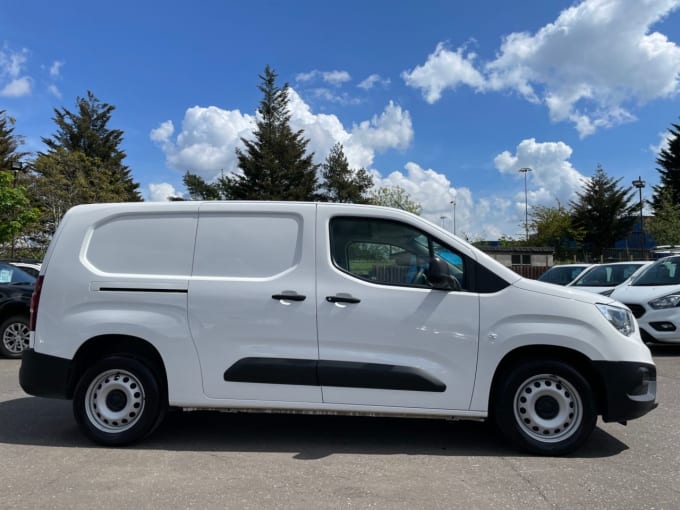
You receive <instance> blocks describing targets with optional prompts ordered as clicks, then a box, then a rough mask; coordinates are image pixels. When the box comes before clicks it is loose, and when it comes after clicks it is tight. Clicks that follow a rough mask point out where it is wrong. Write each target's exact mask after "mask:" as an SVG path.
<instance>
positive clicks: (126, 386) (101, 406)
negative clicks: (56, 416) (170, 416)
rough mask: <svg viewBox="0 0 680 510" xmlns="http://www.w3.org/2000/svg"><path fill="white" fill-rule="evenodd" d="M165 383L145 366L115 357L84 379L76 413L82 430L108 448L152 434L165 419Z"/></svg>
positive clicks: (77, 393) (75, 399)
mask: <svg viewBox="0 0 680 510" xmlns="http://www.w3.org/2000/svg"><path fill="white" fill-rule="evenodd" d="M164 394H165V392H163V391H162V386H161V383H160V381H159V379H158V377H157V376H156V374H155V373H154V371H153V370H152V369H151V368H149V366H147V365H146V364H145V363H143V362H142V361H140V360H137V359H133V358H127V357H122V356H111V357H108V358H104V359H102V360H100V361H99V362H97V363H95V365H94V366H92V367H91V368H90V369H88V370H87V371H86V372H85V373H84V374H83V376H82V377H81V378H80V380H79V382H78V385H77V386H76V390H75V393H74V396H73V413H74V415H75V418H76V421H77V422H78V425H79V426H80V428H81V430H82V431H83V432H84V433H85V435H86V436H88V437H89V438H90V439H92V440H93V441H94V442H96V443H99V444H101V445H106V446H121V445H126V444H130V443H134V442H136V441H139V440H140V439H142V438H144V437H145V436H147V435H148V434H150V433H151V432H152V431H153V430H154V429H155V428H156V426H157V425H158V424H160V422H161V420H162V419H163V417H164V416H165V410H166V408H167V401H166V399H165V397H164Z"/></svg>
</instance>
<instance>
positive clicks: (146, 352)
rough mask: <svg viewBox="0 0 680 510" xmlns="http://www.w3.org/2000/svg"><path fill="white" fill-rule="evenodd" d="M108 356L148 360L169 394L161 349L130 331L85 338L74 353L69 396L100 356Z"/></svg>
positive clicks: (165, 397) (70, 396)
mask: <svg viewBox="0 0 680 510" xmlns="http://www.w3.org/2000/svg"><path fill="white" fill-rule="evenodd" d="M108 356H125V357H130V358H134V359H137V360H139V361H142V362H146V363H148V365H149V368H150V369H151V370H152V371H153V372H154V373H155V374H156V377H157V378H158V383H159V385H160V387H161V391H162V395H163V398H164V399H167V394H168V376H167V372H166V369H165V363H164V362H163V358H162V356H161V354H160V353H159V352H158V349H156V347H155V346H154V345H153V344H151V343H150V342H148V341H147V340H144V339H143V338H139V337H135V336H129V335H99V336H96V337H93V338H90V339H89V340H87V341H86V342H84V343H83V344H82V345H81V346H80V347H79V348H78V350H77V351H76V354H75V356H74V357H73V364H72V369H71V374H70V377H69V384H68V387H67V398H73V394H74V392H75V388H76V385H77V384H78V381H79V380H80V378H81V377H82V375H83V373H84V372H85V371H86V370H87V369H88V367H90V366H91V365H92V364H93V363H94V362H96V361H97V360H100V359H103V358H105V357H108Z"/></svg>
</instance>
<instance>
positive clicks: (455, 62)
mask: <svg viewBox="0 0 680 510" xmlns="http://www.w3.org/2000/svg"><path fill="white" fill-rule="evenodd" d="M464 52H465V49H464V48H458V50H457V51H455V52H454V51H450V50H447V49H446V47H445V46H444V44H443V43H439V44H438V45H437V48H436V49H435V50H434V53H432V54H431V55H430V56H429V57H427V62H425V64H423V65H422V66H416V68H415V69H413V70H412V71H404V72H403V73H402V74H401V77H402V78H403V79H404V81H405V82H406V84H407V85H409V86H410V87H414V88H419V89H421V90H422V92H423V96H424V97H425V100H426V101H427V102H428V103H430V104H432V103H435V102H437V101H439V99H440V98H441V95H442V92H443V91H444V90H445V89H447V88H448V89H455V88H456V87H457V86H458V85H460V84H465V85H469V86H470V87H472V88H475V89H480V90H481V89H483V88H484V86H485V81H484V77H483V76H482V74H481V73H480V72H479V71H477V69H475V66H474V60H475V58H476V55H475V54H474V53H467V54H464Z"/></svg>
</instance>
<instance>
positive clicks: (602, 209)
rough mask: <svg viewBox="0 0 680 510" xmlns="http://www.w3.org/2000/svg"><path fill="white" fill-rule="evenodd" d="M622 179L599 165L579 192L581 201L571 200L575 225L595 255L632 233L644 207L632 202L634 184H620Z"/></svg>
mask: <svg viewBox="0 0 680 510" xmlns="http://www.w3.org/2000/svg"><path fill="white" fill-rule="evenodd" d="M621 179H622V178H620V179H616V180H615V179H614V178H612V177H609V176H608V175H607V174H606V172H605V171H604V169H603V168H602V166H601V165H598V166H597V170H596V171H595V175H593V177H591V178H590V179H589V180H588V182H587V183H586V184H585V186H584V189H583V190H582V191H581V192H579V193H577V194H576V195H577V197H578V200H576V201H572V202H571V207H572V210H573V213H572V222H573V226H574V227H575V228H576V229H579V230H581V231H583V232H584V236H583V241H584V242H585V243H586V244H587V245H589V246H590V248H591V251H592V256H593V257H595V258H597V257H600V256H601V255H602V253H603V251H604V250H605V249H607V248H610V247H612V246H613V245H614V243H615V242H616V241H617V240H619V239H622V238H624V237H625V236H626V235H627V234H628V233H629V232H630V229H631V228H632V226H633V224H634V223H635V213H636V212H639V210H640V205H639V204H637V203H636V204H634V205H631V203H633V200H634V195H635V193H634V192H633V191H632V187H628V188H621V187H620V186H619V183H620V182H621Z"/></svg>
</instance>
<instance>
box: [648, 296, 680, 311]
mask: <svg viewBox="0 0 680 510" xmlns="http://www.w3.org/2000/svg"><path fill="white" fill-rule="evenodd" d="M678 305H680V294H669V295H668V296H664V297H660V298H656V299H653V300H652V301H650V302H649V306H651V307H652V308H654V309H656V310H659V309H661V308H675V307H676V306H678Z"/></svg>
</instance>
